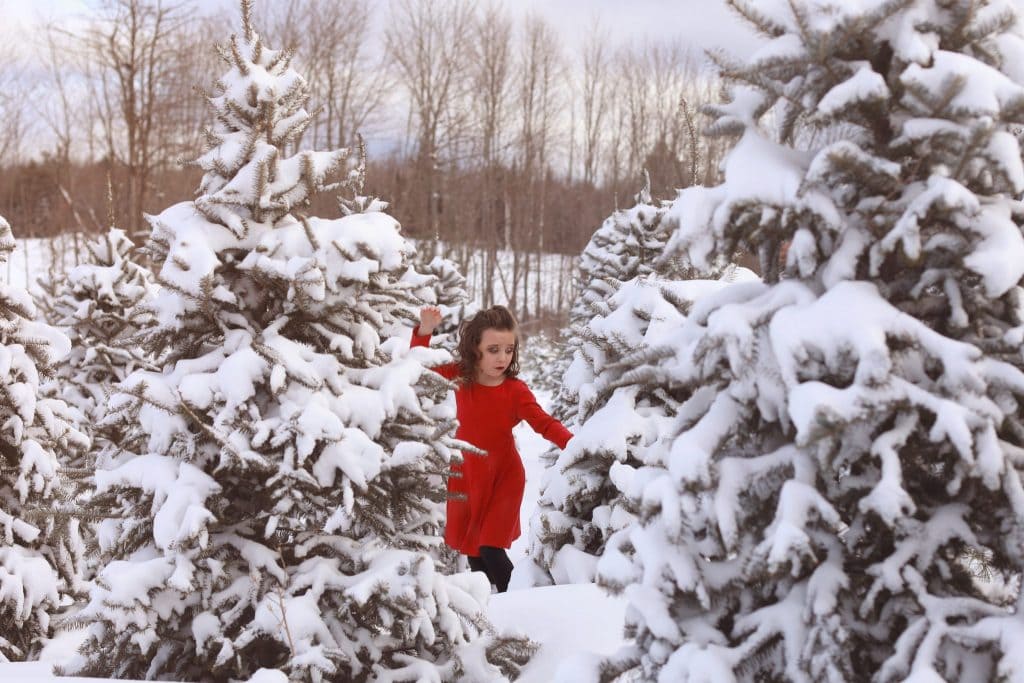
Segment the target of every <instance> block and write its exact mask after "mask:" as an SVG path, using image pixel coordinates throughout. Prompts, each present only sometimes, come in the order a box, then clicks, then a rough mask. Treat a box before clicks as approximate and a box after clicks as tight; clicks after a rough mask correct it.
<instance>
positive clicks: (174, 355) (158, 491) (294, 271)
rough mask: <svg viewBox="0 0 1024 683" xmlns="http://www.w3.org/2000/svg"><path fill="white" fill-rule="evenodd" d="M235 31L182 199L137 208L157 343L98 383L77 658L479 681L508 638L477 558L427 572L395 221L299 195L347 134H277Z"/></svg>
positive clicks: (287, 73)
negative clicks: (498, 627) (309, 139)
mask: <svg viewBox="0 0 1024 683" xmlns="http://www.w3.org/2000/svg"><path fill="white" fill-rule="evenodd" d="M241 6H242V25H243V34H242V36H241V37H233V38H232V39H231V41H230V43H229V44H228V46H227V47H226V48H223V49H222V51H221V54H222V56H223V57H224V59H225V61H226V62H227V64H228V66H229V70H228V71H227V73H226V74H225V75H224V76H223V77H222V78H221V79H220V81H219V82H218V83H217V85H216V87H215V89H214V91H213V92H212V93H210V94H209V96H208V99H209V102H210V104H211V106H212V109H213V113H214V117H215V119H216V123H215V125H214V126H213V128H212V129H211V130H210V131H209V132H208V134H207V139H208V148H207V151H206V152H205V153H204V154H203V155H202V156H201V157H200V158H199V159H198V160H197V162H196V163H197V164H198V165H199V166H200V167H201V168H202V169H203V171H204V172H205V174H204V176H203V180H202V184H201V186H200V189H199V193H198V197H197V199H196V200H195V201H193V202H184V203H181V204H177V205H174V206H171V207H169V208H168V209H166V210H165V211H163V212H162V213H160V214H159V215H157V216H152V217H150V219H149V220H150V223H151V225H152V227H153V234H152V238H151V244H150V245H149V248H150V250H151V251H152V252H153V253H154V254H155V255H156V267H157V268H158V271H157V276H156V277H157V279H158V282H159V284H160V285H161V290H160V292H159V294H158V295H157V298H156V299H155V302H154V304H153V310H154V313H155V316H156V320H157V323H156V326H155V327H154V328H152V329H151V330H149V331H148V332H147V333H146V338H145V341H146V347H147V349H148V350H149V351H150V352H151V353H152V354H153V356H154V357H155V358H160V359H162V365H161V367H160V368H159V369H157V370H156V371H145V370H139V371H136V372H134V373H133V374H132V375H130V376H129V377H128V378H127V379H126V380H125V381H124V382H123V383H122V385H121V393H119V394H117V395H116V396H114V397H113V399H112V401H111V406H110V409H109V411H108V416H107V418H106V425H107V426H112V427H114V428H117V429H119V430H120V432H121V434H122V439H121V440H120V444H118V450H116V451H113V450H112V451H111V452H110V453H108V457H107V458H106V460H107V462H108V463H109V467H107V468H106V469H104V470H102V471H99V472H97V475H96V483H97V489H98V493H97V495H96V497H95V498H94V499H93V507H94V508H96V509H98V510H104V511H105V512H106V513H107V514H108V515H110V516H111V519H109V520H108V521H106V522H105V523H104V524H103V525H101V527H100V534H99V536H100V540H101V545H102V547H103V549H104V553H105V554H104V559H105V566H104V568H103V569H102V570H101V571H100V573H99V576H98V577H97V580H96V588H95V589H94V591H93V592H92V595H91V601H90V604H89V605H88V606H87V607H86V608H85V610H84V611H83V619H85V620H88V621H90V622H91V626H90V629H89V633H88V638H87V640H86V642H85V644H84V646H83V650H82V656H81V657H80V658H79V660H78V661H76V662H74V663H73V664H72V665H71V666H70V667H69V670H70V671H77V672H82V673H86V674H92V675H102V676H116V677H133V678H156V677H172V678H176V679H179V680H197V679H201V678H209V677H214V678H217V679H226V678H228V677H233V678H245V677H248V676H250V675H252V674H253V672H255V671H256V670H258V669H260V668H261V667H267V668H275V669H279V670H282V671H284V672H286V673H287V674H288V675H289V677H294V678H295V679H301V680H320V679H325V680H335V681H360V680H381V681H385V680H454V679H458V678H460V677H464V678H466V679H467V680H487V679H493V678H495V677H500V673H499V668H498V666H496V665H495V663H496V664H499V665H500V666H501V668H502V669H504V670H505V671H506V672H507V673H512V671H513V670H514V669H515V668H516V666H517V665H518V664H521V663H522V662H523V661H524V659H525V658H527V657H528V656H529V648H528V647H527V644H526V643H525V641H521V640H516V639H510V638H490V637H484V638H478V637H477V636H480V635H481V632H482V630H483V629H484V628H485V622H484V621H483V618H482V612H481V609H482V608H481V604H482V602H485V601H486V599H487V594H488V592H489V591H488V586H487V585H486V580H483V579H482V577H480V576H479V575H473V574H468V573H466V574H459V575H455V576H450V577H449V576H445V575H444V574H443V573H442V570H443V569H444V566H443V565H440V564H438V563H437V562H436V561H435V558H436V557H437V556H439V555H440V551H439V547H440V545H441V535H440V528H441V525H442V523H443V514H444V513H443V499H444V495H445V494H444V481H443V479H444V476H445V474H446V472H447V469H448V460H449V457H450V456H451V454H452V453H453V452H454V450H453V449H452V446H453V445H454V442H453V439H452V434H453V426H454V405H453V403H452V402H451V401H450V400H446V395H447V393H448V389H449V387H448V384H447V382H445V381H444V380H443V379H442V378H440V377H439V376H438V375H436V374H435V373H433V372H431V371H429V370H427V369H425V367H424V364H423V362H424V361H431V362H437V361H439V360H441V359H442V358H443V357H446V354H445V353H444V352H443V351H438V350H429V349H426V350H417V351H416V352H409V353H406V352H405V351H406V349H407V348H408V337H407V331H408V327H407V326H406V327H405V331H406V334H404V335H403V336H402V337H401V338H395V339H392V340H388V341H385V340H384V339H383V338H382V331H384V330H387V329H390V328H394V327H395V326H398V325H400V324H401V322H402V321H403V320H407V319H408V317H409V316H410V310H415V308H416V307H417V306H418V304H419V303H420V302H419V301H416V300H414V298H413V297H412V295H411V293H410V292H411V289H412V287H411V286H410V285H409V283H406V282H403V281H402V280H401V276H402V274H403V273H404V272H405V271H406V269H407V257H408V255H409V247H408V245H407V243H406V242H405V240H404V239H403V238H402V236H401V234H400V230H399V226H398V224H397V222H396V221H395V220H394V219H393V218H391V217H389V216H387V215H386V214H384V213H382V212H380V211H377V210H376V209H378V208H380V204H379V203H376V202H358V203H359V204H360V205H359V206H357V207H355V209H353V208H352V207H348V208H349V211H347V212H346V213H347V214H348V215H346V216H344V217H342V218H340V219H335V220H326V219H321V218H317V217H305V216H301V215H296V214H295V213H294V212H295V211H296V210H297V209H301V208H302V207H304V206H305V205H306V204H307V203H308V200H309V199H310V197H311V196H312V195H313V194H314V193H316V192H323V191H327V190H334V189H338V188H339V185H338V182H339V181H340V182H344V181H345V180H346V178H352V179H356V178H358V176H359V175H360V172H359V170H356V171H355V172H349V171H348V170H347V164H348V162H347V156H348V153H347V151H346V150H336V151H330V152H312V151H301V152H297V153H294V154H289V153H288V151H287V150H289V149H291V148H292V146H293V143H294V141H296V140H298V139H299V136H300V135H301V133H302V131H303V130H304V129H305V127H306V126H307V125H308V123H309V122H310V116H309V114H308V113H307V112H306V110H305V109H304V103H305V101H306V90H307V88H306V84H305V82H304V80H303V79H302V78H301V77H300V76H299V75H298V74H297V73H296V72H295V71H294V70H293V69H291V68H290V66H289V55H288V54H287V53H283V52H277V51H273V50H270V49H269V48H267V47H266V46H265V45H264V44H263V43H262V41H261V40H260V38H259V36H258V35H256V33H255V32H254V31H253V28H252V26H251V23H250V12H251V7H250V3H249V2H248V1H247V0H243V1H242V3H241Z"/></svg>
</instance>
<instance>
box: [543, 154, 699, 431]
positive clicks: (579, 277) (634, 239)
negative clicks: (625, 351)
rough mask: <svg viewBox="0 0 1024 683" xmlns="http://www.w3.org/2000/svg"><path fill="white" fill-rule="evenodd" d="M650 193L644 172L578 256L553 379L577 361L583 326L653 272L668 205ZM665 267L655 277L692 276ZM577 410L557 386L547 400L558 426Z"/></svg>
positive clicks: (665, 227)
mask: <svg viewBox="0 0 1024 683" xmlns="http://www.w3.org/2000/svg"><path fill="white" fill-rule="evenodd" d="M650 187H651V181H650V177H649V176H648V175H647V172H646V171H644V186H643V187H642V188H641V190H640V191H639V192H638V193H637V194H636V196H635V197H634V205H633V206H632V207H631V208H628V209H619V210H616V211H615V212H614V213H612V215H611V216H609V217H608V218H606V219H605V220H604V222H603V223H602V224H601V227H599V228H598V229H597V230H596V231H595V232H594V234H593V236H592V237H591V238H590V241H589V242H587V245H586V246H585V247H584V248H583V251H582V253H581V254H580V259H579V263H578V264H577V267H576V273H575V275H574V280H575V288H576V291H578V292H579V294H578V296H577V298H576V300H575V302H574V303H573V305H572V307H571V308H570V310H569V324H568V327H567V328H566V329H565V331H564V332H563V338H564V339H566V340H567V342H566V345H565V351H564V353H563V355H562V360H561V362H560V363H558V365H557V367H556V368H554V373H553V374H555V376H557V377H561V376H564V375H565V374H566V373H567V372H568V370H569V367H570V365H571V364H572V362H573V360H574V358H575V357H576V356H577V355H578V354H577V352H578V351H579V348H580V345H581V344H582V343H583V342H584V340H585V337H584V335H585V334H586V327H587V323H588V321H589V320H590V319H591V318H592V317H593V316H594V315H596V314H598V313H600V312H601V311H602V310H605V309H604V308H603V306H605V305H606V304H607V301H608V299H609V298H610V297H611V295H612V294H614V293H615V291H616V290H617V289H618V288H619V287H620V286H621V285H622V283H623V282H626V281H627V280H630V279H632V278H634V277H640V276H643V275H647V274H649V273H652V272H654V263H655V261H657V260H658V257H660V256H661V254H662V250H663V249H664V247H665V243H666V242H667V241H668V238H669V235H670V234H671V230H670V229H669V226H668V224H667V223H663V222H662V217H663V216H664V214H665V210H666V208H667V206H668V205H670V203H665V202H662V203H661V204H660V205H655V204H654V200H653V199H652V198H651V192H650ZM665 264H666V269H667V270H669V271H670V272H664V273H661V274H662V275H664V276H666V277H670V278H671V277H679V278H680V279H683V278H689V277H694V276H695V273H693V272H691V269H690V268H688V267H687V266H679V265H678V263H677V262H674V261H673V262H669V261H665ZM578 405H579V397H578V396H576V394H575V393H574V392H573V390H572V389H571V388H570V387H568V386H566V384H564V383H563V385H562V388H561V390H560V391H559V392H558V393H557V394H556V395H555V396H554V398H553V400H552V404H551V409H552V414H554V415H556V416H557V417H558V418H559V419H561V420H562V421H563V422H568V421H574V420H576V410H577V408H578Z"/></svg>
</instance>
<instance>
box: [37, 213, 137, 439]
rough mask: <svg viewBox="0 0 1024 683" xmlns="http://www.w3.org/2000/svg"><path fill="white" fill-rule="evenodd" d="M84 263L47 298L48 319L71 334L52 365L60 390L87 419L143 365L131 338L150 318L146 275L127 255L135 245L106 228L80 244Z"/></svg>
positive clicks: (119, 233)
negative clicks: (67, 348) (64, 353)
mask: <svg viewBox="0 0 1024 683" xmlns="http://www.w3.org/2000/svg"><path fill="white" fill-rule="evenodd" d="M86 249H87V251H88V257H87V258H86V261H85V263H82V264H80V265H78V266H75V267H74V268H72V269H71V270H70V271H68V273H67V277H66V278H63V279H62V284H61V285H60V286H59V287H58V288H56V291H55V292H54V294H55V295H54V296H53V297H52V298H51V299H50V300H49V308H50V310H51V311H52V315H53V320H52V323H53V324H54V325H56V326H58V327H60V328H61V329H62V330H63V331H65V332H66V333H67V335H68V337H69V338H70V339H71V353H69V354H68V355H67V356H66V357H65V358H64V360H63V361H62V362H61V363H60V365H59V366H58V368H57V372H56V377H55V378H54V383H55V384H56V386H57V388H58V389H59V393H60V395H61V396H62V397H63V398H64V399H65V400H66V401H67V402H68V403H70V404H71V405H73V406H75V407H77V408H78V409H79V410H81V411H82V413H83V414H84V415H85V416H86V417H88V418H89V419H90V421H93V420H97V419H99V418H100V417H101V413H102V410H101V409H102V408H103V407H105V404H106V401H107V397H108V396H109V394H110V391H111V387H113V385H115V384H117V383H118V382H120V381H121V380H123V379H124V378H125V377H127V376H128V375H129V374H131V373H132V372H133V371H134V370H135V369H137V368H140V367H148V366H149V365H150V363H149V361H148V359H147V358H146V357H145V355H144V354H143V352H142V350H141V348H140V347H139V346H138V344H137V343H136V336H137V335H138V333H139V332H140V331H142V330H144V329H146V328H147V327H150V326H151V325H152V324H153V322H154V321H153V314H152V312H151V311H150V310H149V309H147V308H146V306H145V304H146V302H147V301H148V300H149V299H151V298H152V297H153V295H154V288H153V286H152V276H151V275H150V273H149V272H148V271H147V270H146V269H145V268H143V267H142V266H141V265H139V264H138V263H137V262H136V261H135V260H133V252H134V251H135V245H134V244H132V242H131V240H130V239H128V237H127V236H126V235H125V234H124V232H123V231H122V230H118V229H117V228H111V229H110V230H109V231H108V232H107V233H105V234H103V235H100V236H98V237H96V238H95V239H94V240H92V241H91V242H88V243H87V244H86Z"/></svg>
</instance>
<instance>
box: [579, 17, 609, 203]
mask: <svg viewBox="0 0 1024 683" xmlns="http://www.w3.org/2000/svg"><path fill="white" fill-rule="evenodd" d="M608 42H609V36H608V32H607V31H605V30H604V29H602V28H601V26H600V24H599V23H598V21H597V20H596V19H595V20H594V21H593V22H592V23H591V27H590V30H589V31H587V37H586V38H585V40H584V43H583V52H582V55H581V58H582V59H581V65H580V66H581V72H580V80H581V82H580V86H581V91H582V92H581V95H582V100H583V101H582V109H583V119H582V125H583V182H585V183H589V184H591V185H593V184H594V183H596V182H597V168H598V162H599V161H600V153H601V150H600V144H601V134H602V132H603V127H604V120H605V112H606V111H607V109H608V90H609V82H608V78H607V75H608V69H609V61H610V59H609V58H610V50H609V48H608Z"/></svg>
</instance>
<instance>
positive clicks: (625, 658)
mask: <svg viewBox="0 0 1024 683" xmlns="http://www.w3.org/2000/svg"><path fill="white" fill-rule="evenodd" d="M730 4H731V5H733V6H734V7H736V8H738V9H739V10H740V11H741V13H742V15H743V16H744V17H746V18H747V19H748V20H750V21H751V22H752V23H753V24H754V25H755V26H756V27H757V28H758V29H760V30H761V32H762V33H763V34H764V36H765V38H766V41H767V42H766V44H765V46H764V47H763V48H761V49H760V50H758V51H757V52H756V53H755V54H754V55H753V56H752V57H751V58H750V60H749V61H748V62H746V63H744V64H740V65H732V64H724V65H723V66H724V74H725V76H726V77H727V78H728V79H729V80H730V82H731V86H730V91H729V92H730V97H729V99H728V100H727V101H726V102H724V103H723V104H721V105H718V106H716V107H714V108H713V114H714V116H715V120H714V123H713V125H712V126H711V128H710V132H712V133H737V134H739V135H740V136H741V137H740V139H739V142H738V143H737V144H736V145H735V147H734V148H733V149H732V150H731V152H730V154H729V155H728V157H727V159H726V161H725V169H724V170H725V181H724V183H723V184H722V185H720V186H717V187H713V188H690V189H688V190H686V191H684V192H683V193H682V194H681V195H680V197H679V198H678V199H677V200H676V201H675V203H674V205H673V207H672V209H671V211H672V212H673V213H674V214H675V215H676V216H677V218H678V224H679V226H680V227H679V230H678V231H677V232H676V234H675V235H674V236H673V238H672V240H671V241H670V243H669V245H668V247H667V248H666V255H667V256H672V255H675V254H686V255H687V256H688V257H689V258H690V259H691V260H692V262H693V263H694V264H696V265H698V266H700V265H702V264H704V263H706V262H707V260H708V259H710V258H712V257H714V256H716V255H722V254H728V253H731V252H732V251H734V250H735V249H737V248H740V249H744V250H748V251H750V252H751V253H756V254H759V255H760V257H761V262H762V266H763V268H764V276H765V278H766V279H765V282H763V283H742V284H735V285H732V286H730V287H726V288H723V289H722V290H720V291H718V292H715V293H712V294H709V295H707V296H705V297H703V298H701V299H700V300H698V301H697V303H696V304H695V305H694V306H693V307H692V309H691V310H690V311H689V314H688V315H687V316H686V317H685V319H683V320H681V321H678V324H677V326H676V329H675V330H674V331H672V332H671V333H666V335H667V337H669V338H671V339H672V340H673V342H672V344H673V346H674V348H675V351H674V353H672V354H670V355H667V356H665V357H664V358H661V359H658V360H656V361H650V360H645V361H644V362H643V363H641V364H639V365H637V366H636V367H634V368H632V369H631V372H634V373H637V374H638V375H648V376H651V377H653V378H655V380H654V381H655V382H656V383H657V385H658V386H659V387H660V388H661V389H662V390H664V391H665V392H667V393H669V394H671V395H672V396H674V397H676V398H677V400H680V401H681V403H680V405H679V407H678V409H677V411H676V417H675V424H674V425H673V428H672V430H671V431H670V432H669V433H668V434H667V435H666V436H665V438H663V439H662V440H660V441H658V442H656V443H654V444H652V445H651V446H650V447H648V448H647V449H646V450H645V451H644V452H643V453H642V454H640V456H639V459H640V461H641V463H640V464H623V465H618V466H616V467H615V468H614V470H613V476H612V479H613V482H614V483H615V485H616V487H618V488H619V489H620V491H621V492H622V494H623V496H624V497H625V498H626V499H628V500H629V501H630V506H631V507H632V509H633V510H634V511H635V514H636V515H637V518H638V522H637V523H635V524H632V525H630V526H628V527H625V528H622V529H620V530H618V531H616V532H614V533H613V535H612V536H611V538H610V539H609V540H608V542H607V545H606V548H605V552H604V554H603V556H602V558H601V559H600V561H599V563H598V580H599V581H600V582H601V583H603V584H604V585H605V586H608V587H609V588H611V589H612V590H614V591H621V592H623V593H624V594H625V595H626V597H627V598H628V599H629V601H630V605H631V607H630V609H629V611H628V612H627V627H628V629H629V631H630V633H631V634H632V635H635V637H636V640H635V644H633V645H631V646H630V647H629V648H627V649H626V650H624V651H623V652H621V653H620V654H619V656H617V657H616V658H615V659H614V660H613V661H610V662H607V663H606V669H605V673H606V674H607V675H608V676H614V675H615V674H616V673H617V672H622V671H630V672H632V675H638V676H639V677H641V678H643V679H644V680H666V681H668V680H671V681H685V680H716V681H732V680H743V681H748V680H787V681H797V682H799V681H831V682H839V681H855V680H856V681H867V680H875V681H879V682H887V681H897V680H899V681H902V680H916V681H925V680H927V681H939V680H948V681H968V680H970V681H990V680H1024V663H1022V660H1021V657H1020V654H1019V647H1020V646H1019V642H1020V638H1021V634H1022V630H1021V618H1022V614H1024V611H1022V607H1024V597H1022V594H1021V590H1020V588H1021V586H1020V577H1021V572H1022V569H1024V487H1022V485H1021V484H1022V482H1021V469H1022V463H1024V459H1022V454H1024V450H1022V449H1024V424H1022V418H1024V414H1022V408H1021V400H1022V398H1024V372H1022V368H1024V354H1022V342H1024V289H1022V288H1021V278H1022V275H1024V238H1022V235H1021V228H1020V226H1021V223H1022V221H1024V211H1022V209H1021V206H1020V202H1019V201H1018V199H1017V198H1018V197H1020V195H1021V193H1022V192H1024V167H1022V163H1021V151H1020V147H1019V146H1018V142H1017V140H1016V139H1015V138H1014V136H1013V135H1012V134H1011V133H1010V132H1009V130H1008V129H1009V127H1010V124H1017V125H1019V124H1020V123H1021V122H1022V121H1024V39H1022V37H1021V33H1020V28H1019V27H1020V24H1019V20H1018V17H1017V16H1016V13H1015V10H1014V7H1013V6H1012V5H1011V4H1010V3H1009V2H1004V1H1002V0H991V1H985V0H981V1H978V0H950V1H949V2H934V1H932V0H872V1H870V2H859V3H847V2H838V1H836V2H792V3H758V4H757V5H756V7H755V5H754V4H753V3H749V2H742V1H741V0H731V2H730ZM787 243H788V245H789V246H788V250H787V252H786V257H785V260H784V261H783V262H782V263H781V265H780V264H779V258H778V254H779V252H780V250H781V249H782V247H783V245H784V244H787ZM780 270H781V272H780ZM979 569H980V570H983V571H979Z"/></svg>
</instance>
